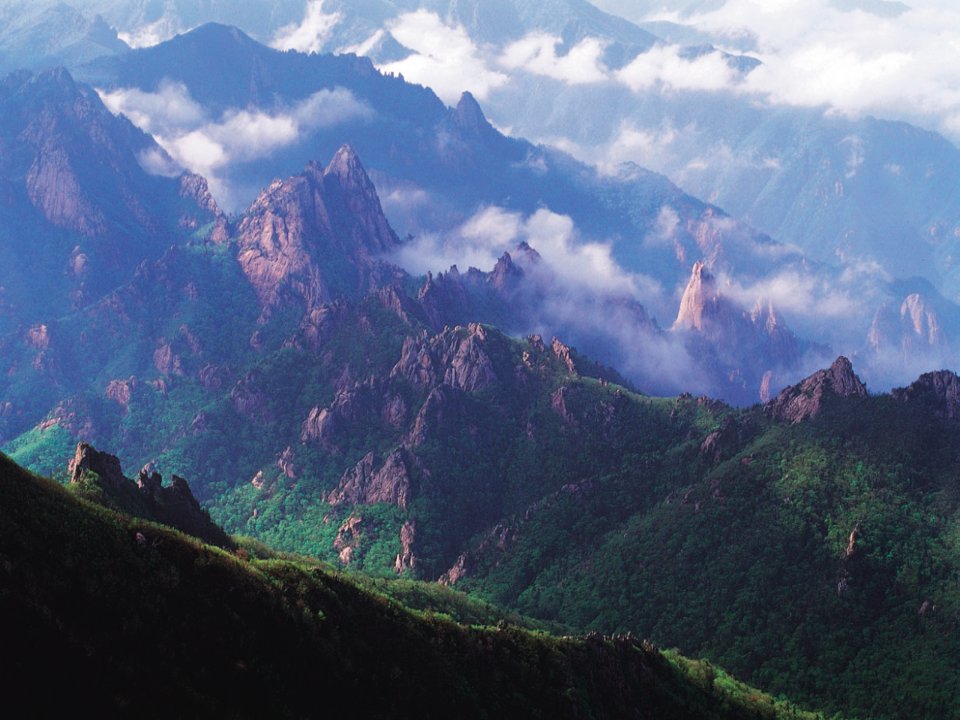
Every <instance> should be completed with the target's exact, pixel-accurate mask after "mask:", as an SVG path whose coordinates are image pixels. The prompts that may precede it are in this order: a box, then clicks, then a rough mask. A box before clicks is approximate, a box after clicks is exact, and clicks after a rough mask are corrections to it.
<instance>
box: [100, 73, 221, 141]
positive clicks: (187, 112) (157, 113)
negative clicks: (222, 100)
mask: <svg viewBox="0 0 960 720" xmlns="http://www.w3.org/2000/svg"><path fill="white" fill-rule="evenodd" d="M99 92H100V98H101V99H102V100H103V104H104V105H106V106H107V107H108V108H109V109H110V112H112V113H114V114H117V115H118V114H120V113H123V114H124V115H126V116H127V117H128V118H129V119H130V121H131V122H132V123H133V124H134V125H136V126H137V127H139V128H141V129H142V130H144V131H145V132H148V133H169V132H171V131H173V130H176V129H179V128H184V127H191V128H192V127H197V126H198V125H200V124H201V123H203V122H205V121H206V112H205V111H204V109H203V108H202V107H201V106H200V103H198V102H196V101H195V100H194V99H193V98H192V97H191V96H190V91H189V90H187V88H186V86H185V85H184V84H183V83H175V82H171V81H170V80H163V81H161V82H160V85H159V86H158V88H157V91H156V92H153V93H149V92H144V91H142V90H138V89H137V88H121V89H119V90H114V91H112V92H106V91H103V90H101V91H99Z"/></svg>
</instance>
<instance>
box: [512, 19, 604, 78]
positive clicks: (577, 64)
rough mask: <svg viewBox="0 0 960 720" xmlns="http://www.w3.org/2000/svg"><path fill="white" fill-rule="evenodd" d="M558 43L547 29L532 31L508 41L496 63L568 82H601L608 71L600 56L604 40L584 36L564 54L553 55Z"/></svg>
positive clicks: (558, 39)
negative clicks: (544, 31)
mask: <svg viewBox="0 0 960 720" xmlns="http://www.w3.org/2000/svg"><path fill="white" fill-rule="evenodd" d="M561 43H562V40H561V39H560V38H558V37H555V36H553V35H550V34H548V33H542V32H534V33H530V34H529V35H527V36H526V37H524V38H522V39H520V40H517V41H516V42H514V43H511V44H510V45H508V46H507V47H506V49H504V51H503V53H502V54H501V55H500V58H499V64H500V65H501V66H502V67H504V68H506V69H508V70H526V71H527V72H531V73H534V74H536V75H545V76H547V77H551V78H553V79H555V80H561V81H563V82H565V83H567V84H569V85H580V84H586V83H597V82H603V81H605V80H607V79H608V76H609V72H608V70H607V68H606V66H605V65H604V64H603V62H602V60H601V57H602V56H603V51H604V49H605V44H604V43H603V42H602V41H600V40H599V39H597V38H585V39H584V40H581V41H580V42H579V43H577V44H576V45H575V46H573V47H572V48H571V49H570V50H569V52H567V53H566V54H565V55H557V47H558V46H559V45H560V44H561Z"/></svg>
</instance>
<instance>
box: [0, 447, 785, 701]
mask: <svg viewBox="0 0 960 720" xmlns="http://www.w3.org/2000/svg"><path fill="white" fill-rule="evenodd" d="M0 637H3V645H2V648H0V677H2V678H3V680H2V685H3V688H4V703H5V705H7V706H8V707H16V706H18V705H20V706H21V707H24V708H28V714H29V715H30V716H31V717H37V716H52V715H55V714H61V713H63V712H66V711H68V710H69V709H76V708H83V710H84V712H85V714H89V715H91V716H100V717H104V716H117V715H120V716H131V717H133V716H136V717H195V716H200V715H204V716H207V717H318V716H326V715H328V714H329V713H330V712H331V710H333V709H334V708H344V707H347V708H350V711H351V714H353V715H354V716H357V717H420V718H423V717H437V716H443V717H448V716H450V714H451V713H456V715H457V716H458V717H549V718H560V717H571V718H602V717H637V718H667V717H669V718H688V717H689V718H755V717H765V718H777V717H802V716H804V715H803V714H802V713H796V712H795V711H794V710H792V709H790V708H785V707H779V706H778V707H777V708H775V707H774V706H773V704H772V703H771V701H770V700H769V698H766V697H764V696H761V695H759V693H753V692H751V691H749V689H747V688H744V687H743V686H739V685H737V684H736V683H733V682H732V681H730V680H729V678H727V677H726V676H724V675H723V674H722V673H719V672H718V671H716V670H714V669H713V668H712V667H710V666H709V665H705V664H700V663H691V662H689V661H685V660H682V659H676V658H668V657H667V656H664V655H663V654H661V653H659V652H658V651H657V650H655V649H654V648H652V647H651V646H649V645H648V644H646V643H641V642H638V641H636V640H634V639H632V638H623V637H621V638H616V639H609V638H602V637H599V636H594V637H590V638H586V639H571V638H555V637H551V636H548V635H545V634H541V633H531V632H529V631H526V630H520V629H517V628H514V627H511V626H507V625H501V626H500V627H499V628H484V627H476V626H475V627H470V628H468V627H463V626H459V625H455V624H454V623H452V622H449V621H447V620H442V619H438V618H435V617H430V616H426V615H423V614H417V613H412V612H411V611H408V610H406V609H405V608H403V607H401V606H399V605H398V604H396V603H394V602H391V601H389V600H387V599H386V598H385V597H381V596H377V595H374V594H372V593H370V592H369V591H366V590H363V589H361V588H360V587H358V586H357V585H356V584H354V582H352V581H350V580H349V579H346V578H344V577H341V576H340V575H339V574H333V573H331V572H328V571H326V570H325V569H323V568H320V567H319V566H316V565H313V566H311V565H309V564H299V563H296V562H290V561H286V560H247V559H242V554H241V556H238V555H232V554H229V553H227V552H225V551H222V550H219V549H216V548H213V547H210V546H205V545H202V544H201V543H199V542H198V541H196V540H194V539H192V538H189V537H188V536H186V535H182V534H179V533H177V532H175V531H172V530H169V529H167V528H164V527H162V526H160V525H155V524H152V523H148V522H146V521H141V520H134V519H131V518H129V517H126V516H122V515H118V514H115V513H113V512H111V511H108V510H105V509H102V508H100V507H98V506H96V505H93V504H92V503H89V502H87V501H84V500H81V499H78V498H77V497H75V496H74V495H73V494H72V493H71V492H70V491H68V490H65V489H63V488H61V487H59V486H57V485H56V484H54V483H52V482H51V481H48V480H44V479H41V478H38V477H36V476H33V475H30V474H29V473H27V472H25V471H23V470H22V469H20V468H19V467H17V466H16V465H15V464H13V463H12V462H10V461H9V460H8V459H7V458H5V457H0Z"/></svg>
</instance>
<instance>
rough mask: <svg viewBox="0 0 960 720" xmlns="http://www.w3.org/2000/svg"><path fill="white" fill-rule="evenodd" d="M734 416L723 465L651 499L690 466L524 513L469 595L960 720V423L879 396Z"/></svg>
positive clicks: (854, 709)
mask: <svg viewBox="0 0 960 720" xmlns="http://www.w3.org/2000/svg"><path fill="white" fill-rule="evenodd" d="M738 417H739V421H740V423H741V437H740V438H739V439H738V440H734V441H733V442H732V443H730V444H729V446H728V448H727V457H726V459H725V460H724V461H723V462H721V463H719V464H717V465H716V466H710V465H706V466H705V467H704V468H703V469H702V470H700V471H698V472H692V473H690V475H689V479H688V481H687V482H686V483H685V484H683V483H681V484H677V485H676V486H674V487H673V488H672V490H671V491H670V492H660V493H659V494H658V497H657V498H656V499H655V500H654V501H653V502H650V501H649V500H648V501H646V502H638V501H637V499H636V498H637V497H638V495H639V493H640V490H639V489H638V488H642V487H644V486H648V485H650V484H651V483H657V482H658V480H657V478H662V477H663V476H664V474H665V473H666V474H670V473H673V472H674V471H673V470H671V465H672V464H673V463H674V462H676V463H680V464H682V465H684V466H686V467H691V468H693V467H696V465H695V464H694V465H691V461H690V458H684V457H683V456H682V455H677V456H675V457H674V460H672V461H671V460H670V459H669V458H667V459H666V461H665V462H664V464H663V465H662V466H660V467H654V468H653V469H652V470H651V471H648V470H645V469H642V468H639V467H638V468H634V469H630V468H625V469H624V470H623V471H621V472H619V473H612V474H610V475H608V476H606V477H604V478H601V479H600V481H599V482H598V483H597V484H596V486H595V488H594V489H593V490H592V491H591V492H590V493H587V494H585V495H583V496H581V497H577V498H572V497H563V498H560V500H559V501H558V502H556V503H554V504H553V505H551V506H549V507H547V508H546V509H544V510H542V511H539V512H534V513H532V514H530V515H529V516H527V517H524V518H523V519H522V520H521V521H519V524H518V527H519V536H518V540H517V541H516V543H515V544H514V545H513V546H512V547H511V548H509V549H508V550H507V551H506V552H504V553H502V554H500V555H496V556H493V557H489V558H486V560H485V562H480V563H478V565H477V567H476V574H475V577H474V578H472V579H468V580H467V581H465V582H463V583H462V584H461V587H462V588H463V589H466V590H470V591H473V592H479V593H480V594H481V595H483V596H485V597H487V598H488V599H490V600H492V601H493V602H496V603H499V604H504V605H509V606H511V607H514V608H516V609H517V610H518V611H520V612H522V613H526V614H530V615H532V616H535V617H540V618H545V619H555V618H562V619H563V621H564V622H566V623H569V624H571V625H573V626H574V627H575V628H577V629H579V630H581V631H586V630H591V629H592V630H598V631H601V632H618V631H625V630H630V631H632V632H636V633H640V634H643V635H644V636H648V637H652V638H653V639H654V640H655V641H656V642H658V643H660V644H663V645H666V646H677V647H679V648H680V650H681V651H682V652H685V653H688V654H696V655H705V656H707V657H710V658H711V659H712V660H714V661H716V662H717V663H719V664H721V665H723V666H724V667H727V668H729V669H730V670H732V671H733V672H735V673H737V674H738V675H740V676H742V677H745V678H747V679H749V680H750V681H751V682H754V683H756V684H758V685H760V686H761V687H764V688H766V689H768V690H772V691H774V692H782V693H787V694H789V695H790V696H791V697H795V698H802V699H804V700H805V701H807V702H811V703H814V704H817V705H820V706H827V707H832V708H843V709H844V710H845V711H847V712H850V713H851V714H858V715H862V716H867V717H891V718H893V717H898V718H908V717H910V718H927V717H944V718H957V717H960V635H958V632H957V627H958V626H957V618H958V617H960V590H958V588H960V559H958V558H960V513H958V507H960V483H958V481H957V478H958V477H960V458H958V456H957V451H956V441H955V438H956V430H957V426H956V424H955V423H952V422H948V421H941V420H937V419H935V418H933V417H932V415H931V414H930V413H929V411H927V410H925V409H923V408H915V407H909V406H904V405H901V404H897V403H895V402H894V401H892V400H891V399H890V398H887V397H873V398H869V399H866V400H862V401H860V400H849V401H846V402H842V403H838V404H836V405H834V406H833V407H830V408H827V409H826V410H825V411H824V412H823V413H822V414H821V416H820V417H818V418H817V419H816V420H815V421H813V422H806V423H802V424H800V425H796V426H785V425H781V424H776V423H771V422H770V421H769V420H766V419H765V418H763V417H762V415H761V414H760V412H759V411H758V410H750V411H745V412H743V413H740V414H739V415H738ZM664 487H665V488H666V489H670V486H669V485H666V486H664ZM612 509H614V510H616V515H615V517H616V519H615V521H613V522H610V521H609V519H610V518H611V510H612ZM855 528H856V529H857V535H856V540H855V542H854V547H853V550H852V552H850V553H848V546H849V544H850V536H851V533H852V531H853V530H854V529H855Z"/></svg>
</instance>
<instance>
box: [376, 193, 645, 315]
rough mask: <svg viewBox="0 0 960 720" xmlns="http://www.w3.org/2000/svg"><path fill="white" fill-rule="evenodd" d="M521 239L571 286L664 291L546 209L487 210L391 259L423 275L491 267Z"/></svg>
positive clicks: (629, 292) (619, 292)
mask: <svg viewBox="0 0 960 720" xmlns="http://www.w3.org/2000/svg"><path fill="white" fill-rule="evenodd" d="M521 242H526V243H528V244H529V245H530V246H531V247H533V248H534V249H535V250H536V251H537V252H538V253H539V254H540V256H541V257H542V259H543V262H544V264H545V265H546V267H547V268H548V270H549V272H550V273H551V274H552V276H553V277H554V278H555V279H556V280H559V281H561V282H562V283H563V284H564V286H565V287H567V288H580V289H581V290H589V291H590V292H592V293H595V294H598V295H604V296H610V295H615V296H624V297H629V298H633V299H639V300H641V301H643V300H644V299H647V298H650V297H652V296H655V295H659V294H660V293H661V292H662V289H661V287H660V285H659V283H657V282H656V281H654V280H652V279H651V278H648V277H646V276H644V275H640V274H636V273H628V272H627V271H625V270H624V269H623V268H621V267H620V265H619V264H617V261H616V260H615V259H614V257H613V251H612V247H611V245H610V244H609V243H603V242H594V241H585V240H583V239H582V238H581V237H580V236H579V232H578V231H577V229H576V227H575V225H574V222H573V220H572V219H571V218H570V217H568V216H566V215H559V214H557V213H554V212H552V211H550V210H548V209H546V208H541V209H540V210H537V211H536V212H535V213H533V214H532V215H530V216H527V217H524V216H523V215H522V214H521V213H518V212H512V211H509V210H505V209H503V208H501V207H496V206H491V207H487V208H484V209H482V210H480V211H478V212H477V213H476V214H474V215H473V217H471V218H470V219H468V220H467V221H466V222H465V223H463V224H462V225H461V226H460V227H459V228H457V229H456V230H455V231H454V232H452V233H449V234H444V235H441V234H428V235H424V236H422V237H419V238H417V239H416V240H415V241H414V242H412V243H409V244H407V245H405V246H404V247H402V248H401V249H400V251H399V252H398V253H397V254H396V255H395V256H394V257H393V260H394V261H395V262H396V263H397V264H399V265H400V266H401V267H404V268H405V269H407V270H409V271H411V272H414V273H421V274H422V273H425V272H427V271H428V270H431V271H443V270H445V269H447V268H449V267H450V266H451V265H457V266H458V267H459V268H461V269H464V270H465V269H466V268H468V267H475V268H478V269H480V270H491V269H492V268H493V266H494V265H495V264H496V262H497V259H498V258H499V257H500V256H502V255H503V253H505V252H512V251H513V249H514V248H515V247H516V246H517V245H519V244H520V243H521Z"/></svg>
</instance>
